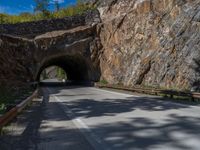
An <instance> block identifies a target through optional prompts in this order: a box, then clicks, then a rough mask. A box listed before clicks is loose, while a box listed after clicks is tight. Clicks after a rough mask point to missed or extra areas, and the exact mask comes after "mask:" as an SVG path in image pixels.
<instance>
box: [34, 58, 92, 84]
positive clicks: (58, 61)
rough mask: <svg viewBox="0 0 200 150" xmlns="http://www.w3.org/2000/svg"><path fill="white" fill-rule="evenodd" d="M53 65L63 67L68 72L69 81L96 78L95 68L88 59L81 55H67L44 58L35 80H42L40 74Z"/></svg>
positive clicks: (89, 80) (88, 80)
mask: <svg viewBox="0 0 200 150" xmlns="http://www.w3.org/2000/svg"><path fill="white" fill-rule="evenodd" d="M51 66H58V67H60V68H62V69H63V70H64V71H65V73H66V74H67V79H68V80H69V81H87V82H91V81H93V80H94V79H93V78H92V76H93V75H92V72H93V68H92V67H91V65H90V63H89V62H88V60H87V59H86V58H84V57H83V56H81V55H74V56H70V55H66V56H59V57H53V58H48V59H45V60H43V62H42V63H40V64H39V67H38V71H37V74H36V78H35V80H36V81H37V82H40V75H41V73H42V72H43V70H44V69H46V68H48V67H51Z"/></svg>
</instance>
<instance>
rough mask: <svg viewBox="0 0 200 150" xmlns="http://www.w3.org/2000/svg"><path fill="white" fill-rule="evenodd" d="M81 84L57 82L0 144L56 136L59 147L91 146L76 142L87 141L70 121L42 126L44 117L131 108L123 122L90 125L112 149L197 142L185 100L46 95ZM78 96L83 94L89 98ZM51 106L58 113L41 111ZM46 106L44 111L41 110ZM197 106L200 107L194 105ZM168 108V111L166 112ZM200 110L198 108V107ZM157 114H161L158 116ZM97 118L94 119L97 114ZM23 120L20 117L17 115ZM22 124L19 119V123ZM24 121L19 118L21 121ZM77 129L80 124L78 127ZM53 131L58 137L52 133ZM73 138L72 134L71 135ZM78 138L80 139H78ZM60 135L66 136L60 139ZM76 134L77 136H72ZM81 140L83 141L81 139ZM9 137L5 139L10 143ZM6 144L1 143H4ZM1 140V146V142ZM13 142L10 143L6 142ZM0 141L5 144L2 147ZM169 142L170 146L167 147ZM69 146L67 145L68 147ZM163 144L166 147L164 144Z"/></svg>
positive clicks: (196, 122) (33, 144) (24, 144)
mask: <svg viewBox="0 0 200 150" xmlns="http://www.w3.org/2000/svg"><path fill="white" fill-rule="evenodd" d="M74 88H84V87H80V86H74V87H72V86H70V87H57V88H55V89H54V90H53V91H51V92H50V93H46V94H45V96H44V98H43V101H42V102H41V103H37V104H36V105H35V108H32V111H29V110H27V111H28V113H27V114H26V116H24V117H25V119H24V122H25V124H26V123H27V125H26V128H25V130H24V131H23V133H22V134H21V135H20V136H19V135H18V136H16V135H8V136H6V135H5V136H3V137H1V138H0V149H2V150H7V149H8V150H11V149H13V150H15V149H19V150H29V149H33V150H37V149H41V147H38V144H40V142H41V141H42V142H44V143H46V144H47V145H48V144H49V145H52V144H53V143H54V142H55V141H59V140H60V142H59V147H61V148H63V149H67V148H68V149H70V150H90V149H91V150H92V149H93V148H91V146H88V147H87V146H83V145H82V146H81V144H80V143H87V144H88V145H89V143H88V142H86V140H85V139H84V138H83V137H81V136H80V133H78V132H79V131H78V130H77V129H76V127H75V125H74V126H73V127H71V128H69V127H63V126H62V127H59V126H57V127H55V126H52V125H51V124H48V125H45V126H41V124H42V122H44V121H45V120H46V119H47V118H49V119H50V120H51V121H54V122H56V123H57V124H59V123H63V122H64V123H65V122H66V126H67V124H69V123H70V120H72V119H75V118H84V119H86V120H87V119H91V118H93V117H95V119H96V120H97V121H98V120H99V119H100V118H102V117H108V118H109V117H111V118H112V117H115V116H117V115H121V114H125V113H128V112H133V113H132V114H133V115H132V116H129V118H128V121H121V120H118V121H111V120H110V122H109V121H106V122H107V123H99V124H97V125H94V126H91V127H90V130H91V131H92V132H93V133H94V134H96V135H97V136H98V137H99V138H100V139H101V140H102V141H104V142H105V143H107V145H110V146H112V149H114V150H133V149H136V150H150V149H151V150H156V149H158V150H160V149H164V148H166V147H165V146H166V145H167V148H168V149H170V148H171V149H175V148H176V149H180V150H191V149H192V148H193V149H195V148H197V147H198V146H200V144H199V142H197V141H196V140H198V139H200V117H197V116H194V115H190V112H189V111H188V110H187V109H190V110H192V108H191V107H192V106H191V105H184V104H179V103H171V102H168V101H165V100H162V98H160V97H151V98H150V97H146V96H143V97H134V96H129V97H126V98H121V99H120V98H118V99H114V98H109V99H108V98H107V99H103V98H102V99H101V98H100V97H99V98H100V99H101V100H98V99H92V98H91V96H94V94H87V93H83V94H81V93H79V94H78V95H76V96H78V99H76V100H71V101H67V100H66V101H63V102H62V103H61V102H55V101H53V102H51V101H49V98H50V96H51V95H52V94H54V95H55V94H58V93H60V92H61V91H62V90H63V89H68V90H70V89H74ZM59 96H61V97H62V96H68V99H69V98H72V99H73V97H75V95H73V94H60V95H58V97H59ZM82 96H88V99H85V98H83V97H82ZM99 96H100V95H99ZM61 105H62V106H67V108H69V109H70V110H71V111H72V112H73V113H74V115H73V116H72V117H71V118H69V117H67V116H66V115H63V114H65V113H66V112H65V111H64V110H63V109H62V107H60V106H61ZM54 106H58V107H56V110H55V111H53V112H55V113H56V112H57V113H58V114H57V115H52V116H45V111H49V110H51V109H53V108H54ZM47 107H48V110H46V109H47ZM138 110H139V111H144V112H145V113H146V114H148V113H161V114H163V113H164V114H165V113H166V115H165V117H164V118H162V121H160V120H159V119H156V117H153V118H152V117H148V115H146V116H145V115H143V116H135V115H134V112H136V111H138ZM175 110H176V111H177V110H180V111H184V110H187V111H188V115H187V116H184V115H182V116H181V115H178V114H176V113H173V111H175ZM198 110H200V109H198ZM169 111H172V112H170V113H169ZM197 113H199V112H197ZM157 117H158V118H159V117H161V116H159V115H158V116H157ZM98 118H99V119H98ZM22 120H23V119H22ZM20 123H21V122H20ZM22 124H23V123H22ZM41 129H44V130H45V137H46V138H44V139H41V137H40V134H39V130H41ZM80 130H81V129H80ZM52 135H57V137H55V136H52ZM82 136H83V135H82ZM70 137H74V138H70ZM80 137H81V138H80ZM63 138H64V139H65V140H63ZM75 139H78V140H75ZM79 140H81V141H82V142H80V141H79ZM9 141H10V142H9ZM5 143H6V144H5ZM5 145H6V146H5ZM11 145H13V146H11ZM3 146H4V147H3ZM169 146H170V147H169ZM69 147H70V148H69ZM167 148H166V149H167Z"/></svg>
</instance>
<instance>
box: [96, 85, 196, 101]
mask: <svg viewBox="0 0 200 150" xmlns="http://www.w3.org/2000/svg"><path fill="white" fill-rule="evenodd" d="M95 86H96V87H99V88H112V89H118V90H126V91H131V92H138V93H145V94H152V95H161V94H162V95H169V96H170V97H171V98H173V97H174V96H180V97H188V98H191V99H192V100H194V99H200V93H196V92H183V91H174V90H162V89H156V88H139V87H125V86H120V85H107V84H101V83H95Z"/></svg>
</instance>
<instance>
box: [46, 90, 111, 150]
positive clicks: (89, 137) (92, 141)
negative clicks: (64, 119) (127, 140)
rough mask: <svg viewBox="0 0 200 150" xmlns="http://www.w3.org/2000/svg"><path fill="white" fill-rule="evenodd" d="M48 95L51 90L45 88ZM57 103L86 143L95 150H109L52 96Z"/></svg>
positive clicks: (88, 128)
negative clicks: (84, 138)
mask: <svg viewBox="0 0 200 150" xmlns="http://www.w3.org/2000/svg"><path fill="white" fill-rule="evenodd" d="M47 91H48V92H49V93H52V91H51V89H49V88H47ZM52 96H53V97H54V98H55V100H56V101H57V102H59V103H60V105H59V106H61V107H62V109H63V110H64V112H65V114H66V115H67V116H68V117H69V118H70V119H71V121H72V122H73V123H74V124H75V126H76V128H78V129H79V130H80V131H81V133H82V134H83V135H84V136H85V137H86V139H87V140H88V142H89V143H90V144H91V145H92V146H93V147H94V148H95V150H111V149H110V148H109V147H108V145H107V144H106V143H105V142H103V141H102V140H101V139H100V138H99V137H98V136H97V135H96V134H95V133H94V132H93V131H92V130H91V129H90V127H88V126H87V125H86V124H85V123H84V122H83V121H82V120H81V119H80V118H77V117H76V116H75V114H74V113H73V112H72V111H71V110H70V108H69V107H68V106H67V105H66V104H65V105H62V103H63V102H62V101H61V100H60V99H59V98H58V97H57V96H56V95H52Z"/></svg>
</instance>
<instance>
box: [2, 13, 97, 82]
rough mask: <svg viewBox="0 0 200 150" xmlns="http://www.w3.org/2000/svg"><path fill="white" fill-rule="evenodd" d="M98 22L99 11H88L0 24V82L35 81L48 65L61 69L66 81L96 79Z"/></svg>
mask: <svg viewBox="0 0 200 150" xmlns="http://www.w3.org/2000/svg"><path fill="white" fill-rule="evenodd" d="M96 16H97V17H96ZM66 20H68V21H70V22H66ZM99 21H100V20H99V13H98V12H97V11H89V12H87V13H85V14H84V15H79V16H74V17H68V18H64V19H55V20H47V21H45V20H44V21H39V22H29V23H21V24H15V25H0V28H1V29H2V30H1V31H0V54H1V55H0V64H1V67H0V85H1V86H2V85H3V86H4V85H7V86H18V85H22V84H26V83H29V82H31V81H36V80H39V78H40V74H41V72H42V71H43V69H45V68H47V67H50V66H59V67H61V68H63V69H64V70H65V71H66V73H67V77H68V79H70V80H89V81H98V80H99V77H100V70H99V59H98V55H99V52H98V50H99V49H100V46H101V45H100V42H99V41H100V40H99V39H98V37H97V36H96V24H97V23H99ZM46 23H49V25H47V24H46ZM52 23H54V25H55V26H53V24H52ZM26 26H27V27H26ZM44 28H45V29H44Z"/></svg>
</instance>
